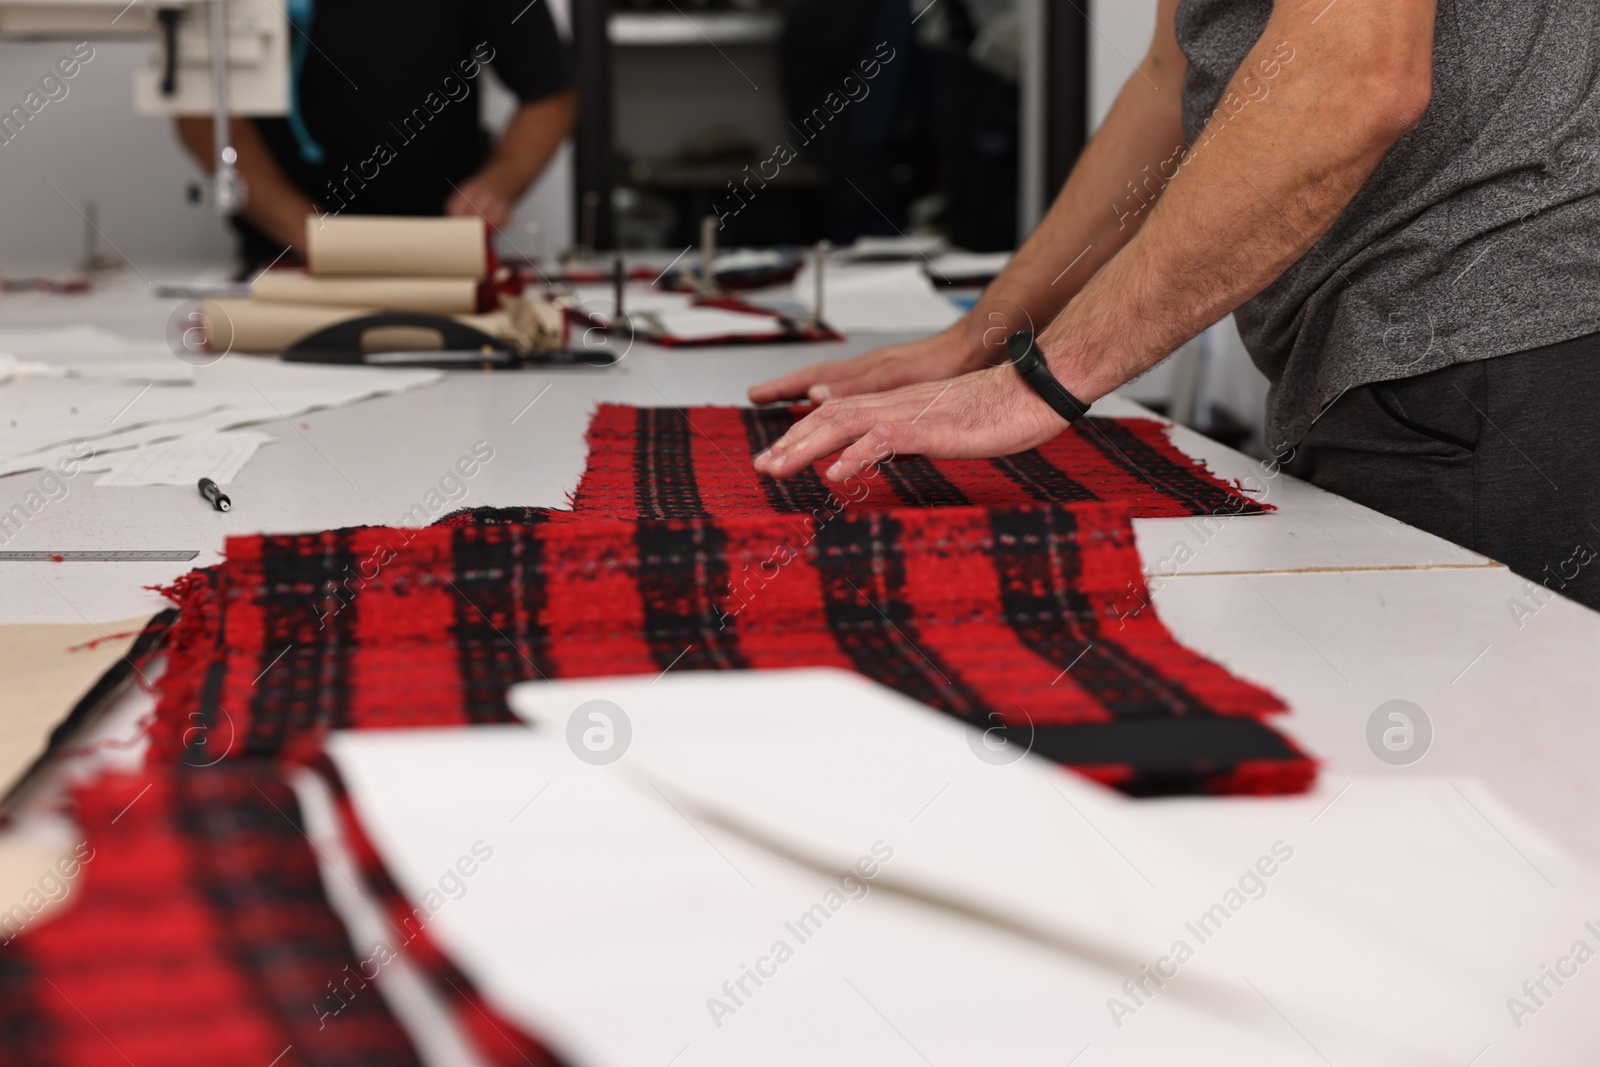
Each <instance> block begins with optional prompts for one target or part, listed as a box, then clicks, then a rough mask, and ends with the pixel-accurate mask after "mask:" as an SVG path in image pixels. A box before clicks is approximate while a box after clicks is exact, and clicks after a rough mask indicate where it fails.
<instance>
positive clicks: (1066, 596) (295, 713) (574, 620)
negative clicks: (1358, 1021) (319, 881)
mask: <svg viewBox="0 0 1600 1067" xmlns="http://www.w3.org/2000/svg"><path fill="white" fill-rule="evenodd" d="M555 514H560V513H555ZM552 518H553V516H552ZM227 557H228V558H227V562H226V563H224V564H222V565H221V566H219V567H215V568H211V569H210V570H207V571H197V572H194V573H193V574H191V575H190V576H188V577H187V578H186V579H185V580H184V581H183V582H182V583H180V585H179V586H178V587H177V588H176V589H174V590H173V591H172V594H171V595H172V596H173V598H174V599H175V600H177V601H178V603H179V605H180V608H181V611H180V615H179V620H178V623H177V626H176V627H175V629H174V631H173V635H172V638H171V640H170V643H169V650H168V660H167V671H166V674H165V676H164V678H163V679H162V681H161V683H160V688H161V691H162V692H161V698H160V702H159V705H158V709H157V722H156V724H155V726H154V727H153V730H152V748H151V758H152V759H153V760H157V761H166V762H176V761H179V760H181V759H183V758H185V756H186V753H190V752H196V753H197V752H201V751H203V752H205V753H207V754H208V756H207V758H216V754H217V753H219V752H225V753H227V754H228V755H230V756H233V757H236V758H237V757H244V756H270V755H273V754H275V753H278V752H281V751H283V750H284V749H285V748H288V747H291V746H295V745H297V744H299V743H301V742H304V741H307V740H308V739H315V738H317V737H319V736H320V735H321V734H322V733H324V732H325V731H327V730H329V729H351V728H354V729H362V728H387V727H405V726H443V725H454V724H465V723H473V722H508V721H514V720H513V718H512V716H511V714H510V712H509V711H508V710H507V707H506V704H505V693H506V690H507V689H508V687H509V686H511V685H512V684H514V683H516V682H520V681H525V680H528V679H537V678H584V677H595V676H605V675H624V674H657V673H660V672H663V671H667V670H741V669H763V668H777V667H814V666H827V667H843V668H846V669H853V670H855V671H857V672H859V673H861V674H864V675H866V676H867V677H869V678H872V679H873V680H875V681H877V682H880V683H882V684H884V685H886V686H889V687H890V688H893V689H896V690H898V691H900V692H902V693H905V694H906V695H908V696H910V697H912V698H914V699H916V700H919V701H921V702H922V703H924V704H927V705H929V706H931V707H933V708H936V709H939V710H941V711H944V712H946V713H948V714H951V715H954V716H956V717H958V718H961V719H963V720H965V721H967V722H970V723H973V724H976V725H980V726H983V727H985V728H986V729H995V730H999V731H1001V732H1002V733H1003V734H1004V735H1005V736H1007V737H1008V738H1011V739H1014V740H1017V741H1018V742H1019V743H1023V744H1026V745H1028V746H1030V747H1031V748H1032V749H1033V750H1034V751H1037V752H1039V753H1040V754H1042V755H1045V756H1047V757H1049V758H1051V759H1054V760H1057V761H1058V762H1061V763H1064V764H1067V765H1069V766H1072V767H1074V768H1075V769H1077V770H1079V771H1081V772H1083V773H1084V774H1087V775H1089V776H1091V777H1093V778H1096V779H1098V780H1100V781H1102V782H1106V783H1107V784H1110V785H1114V786H1116V787H1117V788H1120V789H1122V790H1124V791H1126V792H1129V793H1136V794H1155V793H1186V792H1223V793H1237V792H1297V791H1299V790H1302V789H1304V788H1306V787H1307V786H1308V785H1309V784H1310V783H1311V780H1312V778H1313V776H1314V766H1313V764H1312V761H1311V760H1310V759H1308V758H1307V757H1306V756H1305V755H1304V754H1303V753H1302V752H1301V751H1300V750H1299V749H1298V748H1297V747H1296V746H1295V745H1294V743H1293V742H1291V741H1290V740H1288V739H1287V738H1285V737H1284V736H1283V735H1281V734H1279V733H1278V732H1276V731H1275V730H1273V729H1272V728H1271V727H1270V726H1268V725H1267V724H1266V723H1265V721H1264V719H1265V717H1266V716H1267V715H1269V714H1271V713H1273V712H1277V711H1281V710H1282V708H1283V705H1282V704H1281V702H1280V701H1279V700H1278V699H1277V698H1276V697H1274V696H1273V695H1272V694H1270V693H1268V692H1266V691H1265V690H1263V689H1260V688H1258V687H1256V686H1254V685H1251V684H1250V683H1248V682H1245V681H1242V680H1240V679H1238V678H1236V677H1234V676H1233V675H1232V674H1230V673H1229V672H1228V671H1226V670H1225V669H1223V668H1222V667H1220V666H1218V665H1217V664H1215V663H1212V662H1210V661H1209V660H1206V659H1205V658H1203V657H1201V656H1199V655H1197V654H1195V653H1193V652H1191V651H1190V650H1188V649H1186V648H1184V647H1183V646H1181V645H1179V644H1178V643H1177V642H1176V641H1174V640H1173V638H1172V635H1171V634H1170V633H1168V631H1167V630H1166V628H1165V627H1164V626H1163V625H1162V623H1161V621H1160V620H1159V619H1158V618H1157V617H1156V615H1155V612H1154V610H1153V609H1151V608H1150V607H1149V604H1148V597H1147V595H1146V593H1145V587H1144V579H1143V576H1142V574H1141V572H1140V567H1139V558H1138V553H1137V551H1136V549H1135V548H1134V544H1133V532H1132V526H1131V524H1130V522H1129V519H1128V513H1127V510H1126V509H1125V508H1122V507H1118V506H1110V505H1103V504H1076V505H1068V506H1057V505H1037V506H1024V507H1017V508H995V509H985V508H975V507H965V508H940V509H909V508H901V509H896V510H892V511H884V512H879V511H867V512H859V513H858V512H853V511H844V512H841V513H838V514H834V515H828V516H764V517H754V516H743V517H733V518H723V519H709V518H701V519H683V520H665V521H661V520H646V521H616V520H600V519H597V520H587V521H578V520H577V519H576V518H572V519H569V520H567V521H561V522H556V521H549V522H545V523H542V524H538V525H532V526H524V525H494V524H491V525H462V526H434V527H427V528H423V529H388V528H381V527H369V528H361V529H355V530H346V531H331V532H328V533H325V534H316V535H307V536H299V537H295V536H271V537H248V538H234V539H230V540H229V542H228V546H227ZM196 746H200V747H198V748H197V747H196Z"/></svg>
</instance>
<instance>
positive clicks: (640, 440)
mask: <svg viewBox="0 0 1600 1067" xmlns="http://www.w3.org/2000/svg"><path fill="white" fill-rule="evenodd" d="M634 418H635V423H634V431H635V432H634V444H633V491H634V503H635V504H636V505H637V507H638V509H639V517H640V518H644V519H695V518H700V517H702V516H704V515H705V514H706V510H705V505H704V504H702V503H701V500H700V490H699V487H698V486H696V485H695V480H694V456H693V454H692V445H693V440H694V438H693V434H694V430H693V428H692V427H691V426H690V425H689V418H688V416H686V415H685V414H684V413H683V412H681V411H679V410H678V409H677V408H639V409H638V414H637V415H636V416H635V417H634Z"/></svg>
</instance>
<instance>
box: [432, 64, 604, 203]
mask: <svg viewBox="0 0 1600 1067" xmlns="http://www.w3.org/2000/svg"><path fill="white" fill-rule="evenodd" d="M577 117H578V94H577V93H576V92H574V91H573V90H571V89H568V90H565V91H563V92H559V93H556V94H555V95H553V96H547V97H545V98H543V99H541V100H535V101H533V102H532V103H530V104H523V105H522V106H521V107H520V108H518V109H517V112H516V114H514V115H513V116H511V122H510V123H509V124H507V126H506V131H505V133H503V134H501V136H500V142H499V143H498V144H497V145H495V149H494V152H493V153H492V154H491V155H490V156H489V161H488V162H487V163H485V164H484V165H483V168H482V169H481V170H479V171H478V173H477V174H474V175H473V176H472V177H471V178H468V179H467V180H466V181H464V182H462V183H461V185H460V186H459V187H458V188H457V189H456V190H454V191H453V192H452V193H451V194H450V197H449V198H448V199H447V200H446V201H445V205H444V213H445V214H446V215H482V216H483V217H484V218H486V219H488V220H489V222H490V223H492V224H493V225H495V226H496V227H499V226H504V225H505V224H506V223H508V222H510V221H511V212H512V210H513V209H514V208H515V207H516V204H517V201H518V200H519V199H521V198H522V194H523V193H524V192H526V191H527V189H528V186H530V185H532V184H533V181H534V179H535V178H537V177H538V176H539V174H540V172H542V171H543V170H544V168H545V165H546V164H547V163H549V162H550V157H551V156H553V155H555V154H556V149H558V148H560V147H561V142H562V141H565V140H566V139H567V135H568V134H570V133H571V132H572V127H573V124H574V123H575V122H576V121H577Z"/></svg>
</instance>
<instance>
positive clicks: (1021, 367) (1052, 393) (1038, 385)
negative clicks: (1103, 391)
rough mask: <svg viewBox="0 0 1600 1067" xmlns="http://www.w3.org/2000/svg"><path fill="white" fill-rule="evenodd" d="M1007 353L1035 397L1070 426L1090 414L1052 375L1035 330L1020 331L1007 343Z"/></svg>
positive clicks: (1083, 404) (1084, 405)
mask: <svg viewBox="0 0 1600 1067" xmlns="http://www.w3.org/2000/svg"><path fill="white" fill-rule="evenodd" d="M1006 352H1007V353H1008V354H1009V355H1010V357H1011V363H1012V365H1013V366H1014V367H1016V368H1017V373H1019V374H1021V375H1022V380H1023V381H1025V382H1027V383H1028V385H1029V386H1030V387H1031V388H1032V389H1033V391H1034V392H1035V393H1038V394H1039V397H1040V399H1042V400H1043V401H1044V402H1045V403H1046V404H1049V405H1050V409H1051V410H1052V411H1054V412H1055V413H1056V414H1057V415H1060V416H1061V417H1062V418H1063V419H1066V420H1067V422H1069V423H1073V422H1076V421H1078V420H1079V419H1081V418H1082V417H1083V416H1084V415H1086V414H1088V411H1089V405H1088V404H1085V403H1084V402H1083V401H1081V400H1079V399H1078V398H1077V397H1075V396H1073V395H1072V394H1071V393H1070V392H1068V391H1067V387H1066V386H1064V385H1062V384H1061V382H1060V381H1058V380H1057V379H1056V376H1055V375H1054V374H1052V373H1050V365H1049V364H1048V363H1046V362H1045V360H1044V356H1043V355H1042V354H1041V353H1040V352H1039V345H1038V343H1037V342H1036V341H1035V340H1034V336H1033V331H1032V330H1018V331H1017V332H1016V333H1014V334H1012V335H1011V336H1010V337H1009V338H1007V339H1006Z"/></svg>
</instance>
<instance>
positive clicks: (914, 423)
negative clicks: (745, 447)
mask: <svg viewBox="0 0 1600 1067" xmlns="http://www.w3.org/2000/svg"><path fill="white" fill-rule="evenodd" d="M1066 425H1067V423H1066V420H1064V419H1063V418H1061V416H1059V415H1057V414H1056V413H1055V412H1054V411H1052V410H1050V407H1049V405H1047V404H1046V403H1045V402H1044V401H1043V400H1041V399H1039V397H1038V396H1037V395H1036V394H1035V393H1034V392H1033V390H1032V389H1030V388H1028V385H1027V383H1026V382H1024V381H1023V380H1022V378H1021V376H1019V375H1018V374H1017V372H1016V371H1015V370H1014V369H1013V368H1011V367H1010V366H1005V367H990V368H988V369H985V370H980V371H975V372H974V373H971V374H964V375H962V376H961V377H959V378H952V379H950V380H949V381H944V382H925V383H922V384H919V385H910V386H906V387H905V388H902V389H895V390H893V391H891V392H887V393H869V394H867V395H865V396H856V397H850V398H847V399H839V400H829V401H826V402H825V403H824V404H823V405H822V406H821V407H819V408H818V409H817V410H816V411H813V412H812V413H811V414H809V415H807V416H806V417H805V418H803V419H801V420H800V421H799V422H797V423H795V424H794V425H793V426H791V427H790V428H789V432H788V433H786V434H784V435H783V436H782V437H781V438H779V439H778V441H777V442H776V443H775V444H774V445H773V446H772V447H771V448H770V449H768V450H767V451H765V452H763V453H761V455H759V456H757V457H756V460H755V468H756V470H757V471H760V472H761V473H762V474H770V475H772V476H773V477H774V478H789V477H793V476H794V475H796V474H799V473H800V472H801V471H803V470H806V469H807V468H809V467H810V466H811V465H812V464H813V463H815V462H816V461H817V460H819V459H821V458H823V457H824V456H827V455H831V454H832V453H834V452H836V451H838V450H839V449H841V448H843V449H844V453H843V455H841V456H840V457H839V458H838V459H837V460H836V461H835V462H834V463H833V465H832V466H830V467H829V468H828V470H827V472H826V473H827V477H828V480H829V481H834V482H841V481H844V480H845V479H846V478H848V477H850V476H851V475H853V474H856V473H858V472H859V471H861V470H863V469H864V468H866V467H869V466H871V465H872V464H873V463H875V462H877V461H879V460H881V459H882V458H883V457H884V456H886V455H891V454H893V455H922V456H929V457H931V458H933V459H973V458H980V457H988V456H1009V455H1012V454H1014V453H1017V452H1023V451H1026V450H1027V449H1030V448H1035V447H1037V446H1039V445H1042V444H1044V443H1045V442H1046V441H1048V440H1050V439H1051V438H1053V437H1055V436H1056V435H1057V434H1059V433H1060V432H1061V431H1062V430H1064V429H1065V428H1066ZM847 446H848V447H847Z"/></svg>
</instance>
